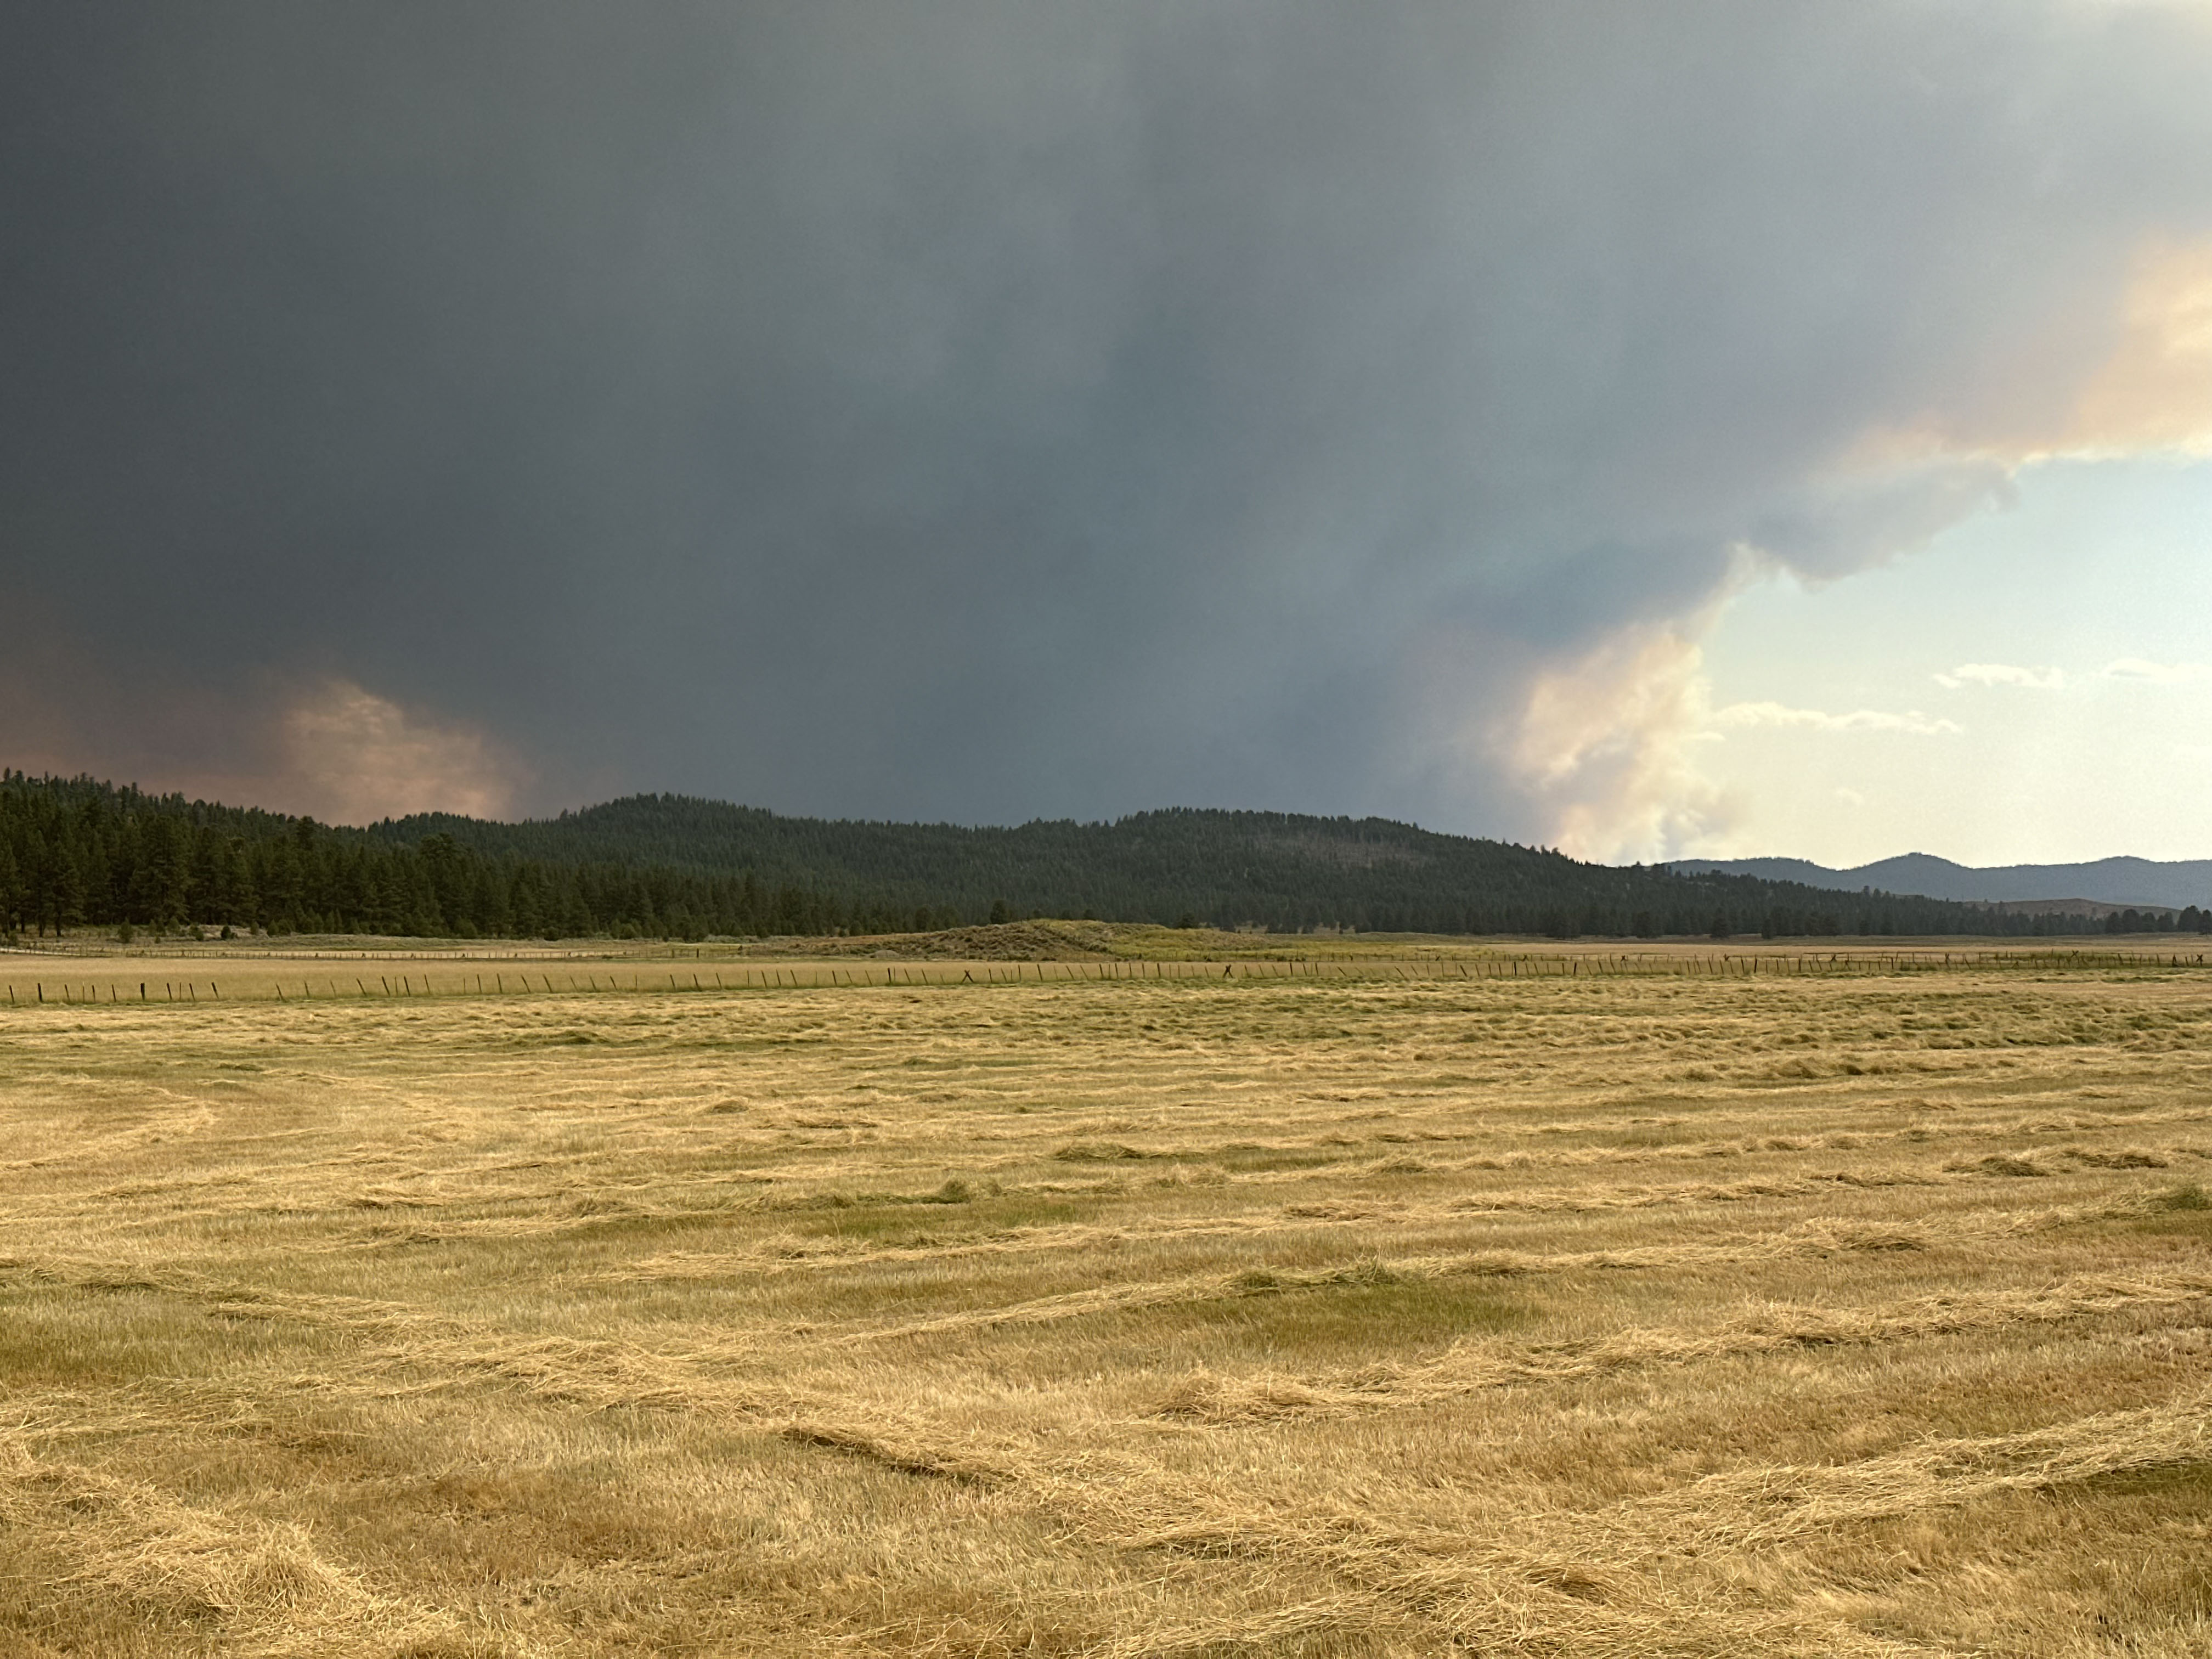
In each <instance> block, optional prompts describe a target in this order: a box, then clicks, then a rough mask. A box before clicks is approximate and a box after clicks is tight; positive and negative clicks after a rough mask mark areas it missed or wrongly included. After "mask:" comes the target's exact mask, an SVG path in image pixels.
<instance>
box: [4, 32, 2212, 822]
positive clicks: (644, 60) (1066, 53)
mask: <svg viewBox="0 0 2212 1659" xmlns="http://www.w3.org/2000/svg"><path fill="white" fill-rule="evenodd" d="M4 34H5V44H4V49H0V228H4V234H0V575H4V583H0V764H7V765H14V766H19V767H24V768H27V769H31V770H33V771H36V770H40V769H58V770H62V771H67V772H77V771H89V772H92V773H94V774H97V775H106V776H111V777H114V778H116V779H118V780H125V779H133V780H136V781H140V782H142V783H143V784H145V785H147V786H148V787H162V788H170V787H176V788H184V789H186V790H190V791H192V792H195V793H208V794H216V795H221V796H222V797H223V798H226V799H239V800H250V801H255V802H258V803H261V804H264V805H275V806H280V807H287V808H290V809H292V810H306V811H314V812H316V813H318V814H319V815H322V816H325V817H337V818H344V819H359V818H362V817H374V816H377V815H379V814H382V813H386V812H392V813H398V812H403V811H410V810H416V809H420V808H423V807H429V806H442V807H448V808H454V809H458V810H465V811H479V812H492V813H515V812H521V811H546V810H550V809H555V808H558V807H560V806H562V805H575V804H579V803H580V802H582V801H585V800H588V799H603V798H605V797H607V796H609V795H611V794H616V793H626V792H629V791H631V790H640V789H674V790H681V791H685V792H689V793H700V794H708V795H714V796H720V797H724V798H728V799H739V800H744V801H748V802H751V803H754V804H757V805H766V806H770V807H774V808H776V809H778V810H781V811H791V812H818V813H834V814H839V815H861V816H868V817H931V818H949V819H954V820H960V821H967V822H1014V821H1019V820H1021V819H1024V818H1028V817H1040V816H1043V817H1060V816H1076V817H1110V816H1114V815H1117V814H1120V813H1122V812H1127V811H1135V810H1139V809H1143V808H1147V807H1152V806H1158V805H1170V804H1188V805H1231V806H1255V807H1271V808H1278V809H1285V810H1291V811H1322V812H1332V813H1334V812H1353V813H1366V812H1377V813H1383V814H1387V815H1389V816H1393V817H1409V818H1413V819H1416V820H1418V821H1419V822H1421V823H1426V824H1429V825H1431V826H1432V827H1436V828H1439V829H1452V830H1458V831H1463V832H1468V833H1474V834H1483V835H1498V836H1509V837H1511V838H1514V839H1520V840H1536V841H1542V842H1547V843H1556V844H1560V845H1563V846H1565V847H1566V848H1568V850H1571V851H1577V852H1581V853H1583V854H1589V855H1592V856H1598V857H1604V858H1613V859H1631V858H1652V857H1659V856H1665V855H1668V854H1679V853H1699V854H1729V853H1749V852H1759V853H1782V854H1803V855H1808V856H1813V857H1819V858H1824V859H1826V860H1830V861H1843V860H1857V859H1865V858H1873V857H1877V856H1881V855H1884V854H1890V853H1895V852H1901V851H1905V850H1907V849H1908V848H1919V849H1923V850H1927V851H1932V852H1937V853H1943V854H1949V855H1951V856H1954V857H1959V858H1962V859H1967V860H1980V861H1994V860H2002V859H2010V858H2027V857H2033V858H2054V859H2055V858H2079V857H2093V856H2098V855H2101V854H2108V853H2116V852H2136V853H2142V854H2149V855H2154V856H2166V857H2175V856H2185V855H2191V854H2194V855H2197V856H2203V855H2207V854H2212V829H2207V828H2206V826H2207V825H2212V764H2208V761H2212V666H2208V665H2212V639H2208V638H2207V631H2208V627H2212V624H2208V623H2206V622H2205V621H2204V620H2203V619H2204V618H2205V617H2212V576H2208V574H2207V573H2208V568H2212V535H2208V526H2212V462H2208V461H2207V460H2206V459H2204V457H2205V456H2206V455H2207V454H2208V453H2212V449H2208V445H2207V440H2208V438H2212V96H2208V95H2207V90H2206V89H2207V88H2212V7H2208V6H2206V5H2204V4H2201V3H2198V4H2175V5H2170V6H2168V5H2159V4H2150V3H2130V4H2118V3H2111V0H2104V3H2089V0H2067V3H2042V4H2039V3H2033V0H1990V3H1982V4H1973V3H1957V4H1936V3H1923V4H1899V5H1889V4H1881V3H1853V4H1850V5H1836V4H1833V3H1808V4H1802V5H1790V4H1786V3H1775V0H1754V3H1743V4H1700V3H1689V0H1684V3H1669V4H1668V5H1664V6H1652V5H1649V4H1644V3H1632V0H1621V3H1616V4H1607V5H1585V4H1576V3H1565V0H1541V3H1527V4H1510V5H1505V4H1482V3H1469V0H1446V3H1435V4H1393V3H1387V0H1378V3H1374V4H1366V5H1360V6H1345V5H1342V4H1340V3H1336V0H1329V3H1314V4H1309V5H1301V4H1296V3H1285V0H1271V3H1265V4H1261V3H1233V0H1218V3H1193V0H1158V3H1146V0H1111V3H1073V0H1071V3H1062V4H1039V3H1036V0H1006V3H987V0H932V3H930V4H927V5H910V4H905V3H896V4H894V3H884V4H843V3H837V0H790V3H781V4H743V3H736V0H731V3H723V4H717V5H693V6H685V5H680V4H676V3H665V4H654V5H652V6H644V7H641V6H635V5H627V4H613V3H609V4H603V5H581V4H572V3H561V0H526V3H514V4H493V3H453V0H437V3H422V4H405V3H390V0H385V3H377V4H360V5H351V6H321V5H314V6H309V5H299V4H295V3H289V0H284V3H277V0H270V3H265V4H258V5H239V4H223V3H205V0H201V3H193V4H190V5H184V4H179V5H173V6H165V5H160V4H153V3H145V4H136V5H131V6H89V5H85V4H82V3H81V0H66V3H57V4H52V5H44V4H36V3H30V0H22V3H18V4H15V5H14V6H11V7H10V8H9V13H8V18H7V21H6V24H5V26H4Z"/></svg>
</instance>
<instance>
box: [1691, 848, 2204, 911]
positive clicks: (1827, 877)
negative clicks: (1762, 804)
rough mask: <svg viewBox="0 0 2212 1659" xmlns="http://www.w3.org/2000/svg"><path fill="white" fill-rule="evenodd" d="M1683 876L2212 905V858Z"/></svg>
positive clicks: (1922, 860) (1771, 863)
mask: <svg viewBox="0 0 2212 1659" xmlns="http://www.w3.org/2000/svg"><path fill="white" fill-rule="evenodd" d="M1668 868H1669V869H1671V870H1674V871H1675V872H1677V873H1679V874H1681V875H1723V876H1755V877H1757V878H1759V879H1760V880H1762V881H1794V882H1799V883H1802V884H1804V885H1805V886H1808V887H1826V888H1829V889H1832V890H1837V891H1840V892H1847V893H1856V892H1857V891H1859V890H1861V889H1862V888H1867V887H1871V888H1873V889H1874V890H1875V891H1876V892H1882V893H1912V894H1917V895H1918V896H1921V897H1923V898H1938V899H1954V900H1960V901H1964V902H1968V903H1980V904H1995V903H2006V902H2015V903H2017V902H2039V901H2055V900H2058V899H2088V900H2090V901H2092V902H2095V903H2098V904H2118V905H2136V906H2141V905H2155V906H2158V907H2160V908H2164V909H2171V910H2179V909H2184V908H2187V907H2188V906H2190V905H2192V904H2193V905H2197V906H2200V907H2203V906H2212V859H2181V860H2174V861H2172V862H2171V863H2163V864H2162V863H2160V862H2158V861H2157V860H2153V859H2131V858H2112V859H2099V860H2096V861H2095V862H2094V863H2092V864H2005V865H1997V866H1991V867H1990V868H1987V869H1977V868H1975V867H1974V866H1971V865H1965V864H1954V863H1952V862H1951V860H1948V859H1939V858H1936V857H1935V856H1934V855H1933V854H1928V853H1907V854H1904V855H1903V856H1902V857H1899V858H1893V859H1882V860H1879V861H1877V862H1875V863H1873V864H1862V865H1860V866H1857V868H1855V869H1850V870H1831V869H1829V868H1828V867H1827V866H1825V865H1820V864H1812V863H1808V861H1807V860H1803V859H1678V860H1675V861H1674V863H1673V864H1671V865H1669V866H1668Z"/></svg>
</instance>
